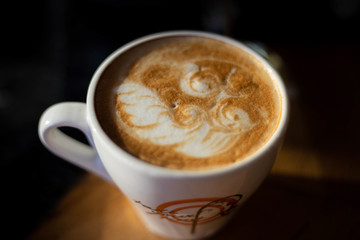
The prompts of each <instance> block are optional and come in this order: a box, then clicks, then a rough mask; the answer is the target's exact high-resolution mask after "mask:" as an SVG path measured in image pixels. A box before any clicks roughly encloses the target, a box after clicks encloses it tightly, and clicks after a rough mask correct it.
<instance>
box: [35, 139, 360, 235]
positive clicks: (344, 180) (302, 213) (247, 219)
mask: <svg viewBox="0 0 360 240" xmlns="http://www.w3.org/2000/svg"><path fill="white" fill-rule="evenodd" d="M334 159H336V156H326V155H322V154H320V153H316V152H313V151H309V150H306V149H293V148H291V147H289V146H286V145H285V146H284V148H283V149H282V151H281V152H280V155H279V157H278V159H277V161H276V164H275V165H274V167H273V169H272V171H271V174H270V175H269V177H268V178H267V179H266V180H265V182H264V183H263V184H262V186H261V187H260V188H259V190H258V191H257V192H256V193H255V194H254V195H253V196H252V197H251V198H250V199H249V200H248V201H247V202H246V203H245V204H244V205H243V206H242V207H241V209H240V210H239V212H238V213H237V215H236V216H235V217H234V219H233V220H232V221H231V222H230V223H229V224H228V225H227V226H226V227H225V228H224V229H223V230H221V231H220V232H219V233H218V234H217V235H215V236H214V237H213V238H212V239H238V238H239V239H240V238H241V239H356V238H357V237H358V238H360V233H359V231H358V225H359V223H360V221H359V216H360V207H359V203H360V201H359V200H360V197H359V191H360V189H359V184H358V183H359V182H360V176H359V174H358V173H359V172H358V170H359V169H360V167H359V162H358V161H354V162H352V163H350V162H349V161H351V160H349V159H348V162H347V164H339V162H337V161H335V160H334ZM325 161H326V165H325V166H324V163H325ZM29 239H30V240H40V239H59V240H60V239H64V240H72V239H74V240H77V239H88V240H90V239H94V240H95V239H102V240H112V239H154V240H155V239H163V238H160V237H158V236H154V235H152V234H151V233H150V232H148V231H147V230H146V229H145V228H144V226H143V224H142V222H141V221H140V219H139V218H138V216H137V215H136V214H135V213H134V210H133V209H132V207H131V205H130V203H129V202H128V200H127V199H126V197H125V196H124V195H123V194H122V193H121V191H120V190H118V189H117V188H116V187H115V186H113V185H111V184H109V183H107V182H105V181H103V180H102V179H100V178H98V177H96V176H94V175H92V174H87V175H86V176H85V177H84V178H83V179H82V180H81V181H80V182H79V183H78V184H77V185H75V186H74V187H73V188H72V189H71V191H69V192H68V193H67V194H66V195H65V196H64V198H63V199H62V201H61V202H60V203H59V204H58V206H57V207H56V209H54V211H53V212H52V214H51V215H50V216H48V217H47V218H46V219H44V221H43V223H42V224H41V225H40V226H38V228H37V229H36V230H35V231H34V232H33V233H32V234H31V235H30V236H29Z"/></svg>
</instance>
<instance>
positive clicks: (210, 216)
mask: <svg viewBox="0 0 360 240" xmlns="http://www.w3.org/2000/svg"><path fill="white" fill-rule="evenodd" d="M241 197H242V195H241V194H236V195H232V196H228V197H223V198H196V199H185V200H177V201H171V202H166V203H163V204H160V205H159V206H157V207H156V208H155V209H153V208H151V207H148V206H146V205H144V204H142V203H141V202H140V201H136V203H139V204H141V205H142V206H143V207H145V208H148V209H149V210H151V212H149V213H151V214H158V215H160V216H161V217H162V218H165V219H167V220H169V221H171V222H174V223H178V224H183V225H190V226H192V227H191V233H194V232H195V228H196V226H197V225H198V224H204V223H208V222H211V221H214V220H215V219H218V218H219V217H221V216H225V215H228V214H229V213H230V212H231V211H232V210H233V209H234V208H236V207H237V206H238V205H239V201H240V199H241Z"/></svg>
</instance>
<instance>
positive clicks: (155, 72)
mask: <svg viewBox="0 0 360 240" xmlns="http://www.w3.org/2000/svg"><path fill="white" fill-rule="evenodd" d="M95 109H96V114H97V118H98V119H99V122H100V124H101V126H102V128H103V129H104V131H105V132H106V133H107V134H108V136H109V137H110V138H111V139H112V140H113V141H114V142H115V143H117V144H118V145H119V146H120V147H121V148H123V149H124V150H126V151H127V152H129V153H130V154H132V155H134V156H136V157H138V158H139V159H142V160H143V161H146V162H149V163H151V164H154V165H158V166H162V167H167V168H171V169H184V170H203V169H211V168H218V167H222V166H226V165H229V164H232V163H235V162H237V161H241V160H242V159H244V158H246V157H247V156H249V155H251V154H252V153H254V152H255V151H256V150H257V149H259V148H261V147H262V146H263V145H264V144H265V143H266V142H267V141H268V139H269V138H270V137H271V136H272V134H273V133H274V131H275V130H276V128H277V125H278V122H279V119H280V115H281V101H280V94H279V91H278V88H277V86H276V84H275V83H274V82H273V80H272V79H271V77H270V75H269V74H268V72H267V70H266V68H265V67H264V66H262V64H261V63H260V62H259V61H258V60H257V59H256V58H255V57H253V56H252V55H251V54H249V53H247V52H246V51H244V50H242V49H241V48H239V47H237V46H235V45H231V44H229V43H225V42H221V41H219V40H213V39H209V38H205V37H190V36H189V37H185V36H184V37H168V38H163V39H160V40H154V41H150V42H147V43H144V44H142V45H140V46H137V47H135V48H131V49H130V50H128V51H127V52H125V53H124V54H122V55H121V56H119V57H118V58H117V59H115V60H114V61H113V62H112V63H111V64H110V66H108V67H107V69H106V70H105V71H104V73H103V74H102V76H101V79H100V81H99V83H98V85H97V88H96V93H95Z"/></svg>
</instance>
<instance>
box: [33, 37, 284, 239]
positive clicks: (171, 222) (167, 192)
mask: <svg viewBox="0 0 360 240" xmlns="http://www.w3.org/2000/svg"><path fill="white" fill-rule="evenodd" d="M169 36H203V37H207V38H213V39H217V40H220V41H223V42H227V43H230V44H233V45H236V46H238V47H239V48H241V49H243V50H245V51H247V52H248V53H250V54H251V55H253V56H254V57H255V58H256V59H257V60H258V61H259V62H261V64H263V66H264V67H265V68H266V70H267V71H268V72H269V74H270V75H271V77H272V79H273V80H274V82H275V83H276V85H277V87H278V89H279V93H280V95H281V96H280V97H281V106H282V107H281V119H280V122H279V124H278V126H277V129H276V131H275V133H274V134H273V136H272V137H271V138H270V139H269V140H268V142H267V143H266V144H265V145H263V146H262V147H261V148H260V149H259V150H258V151H256V152H255V153H254V154H252V155H251V156H249V157H247V158H245V159H244V160H242V161H239V162H236V163H234V164H232V165H229V166H226V167H221V168H218V169H212V170H202V171H190V170H172V169H168V168H162V167H159V166H155V165H152V164H149V163H146V162H144V161H142V160H140V159H137V158H136V157H134V156H133V155H130V154H129V153H127V152H126V151H124V150H123V149H121V148H120V147H119V146H118V145H116V144H115V143H114V142H113V141H112V140H111V139H110V138H109V137H108V136H107V135H106V134H105V132H104V131H103V129H102V128H101V126H100V123H99V122H98V119H97V117H96V113H95V107H94V95H95V91H96V86H97V82H98V81H99V79H100V76H101V75H102V73H103V72H104V70H105V69H106V68H107V66H108V65H109V64H110V63H111V62H113V61H114V59H116V58H117V57H118V56H120V55H121V54H123V53H124V52H128V51H131V49H132V48H134V47H136V46H139V45H141V44H142V43H144V42H148V41H153V40H156V39H161V38H164V37H169ZM287 121H288V98H287V95H286V91H285V87H284V85H283V82H282V80H281V78H280V76H279V75H278V74H277V73H276V71H275V70H274V69H273V68H272V67H271V66H270V65H269V64H268V63H267V62H266V61H265V60H264V59H262V58H261V57H260V56H259V55H258V54H257V53H255V52H254V51H252V50H251V49H249V48H248V47H246V46H245V45H244V44H242V43H240V42H238V41H235V40H233V39H230V38H227V37H224V36H219V35H216V34H212V33H204V32H195V31H172V32H165V33H158V34H153V35H150V36H146V37H143V38H140V39H138V40H135V41H133V42H131V43H129V44H127V45H125V46H123V47H121V48H119V49H118V50H117V51H115V52H114V53H113V54H111V55H110V56H109V57H108V58H107V59H106V60H105V61H104V62H103V63H102V64H101V65H100V67H99V68H98V69H97V71H96V72H95V74H94V76H93V78H92V80H91V83H90V86H89V89H88V94H87V102H86V103H75V102H66V103H59V104H56V105H53V106H51V107H50V108H49V109H47V110H46V111H45V112H44V113H43V115H42V117H41V119H40V122H39V136H40V139H41V141H42V143H43V144H44V145H45V146H46V147H47V148H48V149H49V150H50V151H52V152H53V153H55V154H56V155H58V156H60V157H62V158H64V159H66V160H68V161H70V162H72V163H74V164H76V165H78V166H80V167H82V168H84V169H86V170H89V171H90V172H93V173H95V174H97V175H99V176H101V177H102V178H104V179H106V180H108V181H109V182H112V183H114V184H115V185H117V186H118V187H119V188H120V190H121V191H122V192H123V193H124V194H125V195H126V196H127V197H128V198H129V200H130V201H131V202H132V203H133V205H134V207H135V209H136V210H137V212H138V213H139V215H140V216H141V218H142V220H143V221H144V223H145V225H146V226H147V227H148V229H149V230H150V231H151V232H153V233H155V234H159V235H162V236H165V237H170V238H175V239H199V238H204V237H208V236H211V235H212V234H214V233H215V232H217V231H218V230H219V229H220V228H221V227H222V226H223V225H224V224H225V223H226V222H227V221H228V220H229V219H230V218H231V216H232V215H233V214H234V210H236V209H238V208H239V206H240V205H241V204H243V203H244V202H245V201H246V200H247V199H248V198H249V197H250V196H251V195H252V194H253V193H254V191H255V190H256V189H257V188H258V187H259V186H260V184H261V183H262V181H263V180H264V179H265V177H266V176H267V174H268V173H269V171H270V169H271V167H272V166H273V164H274V161H275V159H276V156H277V153H278V151H279V149H280V147H281V143H282V141H283V137H284V133H285V129H286V125H287ZM65 126H66V127H74V128H78V129H80V130H81V131H82V132H84V134H85V135H86V137H87V139H88V140H89V143H90V145H91V146H89V145H86V144H83V143H80V142H79V141H77V140H75V139H73V138H71V137H69V136H67V135H65V134H63V133H62V132H61V131H60V130H59V129H58V128H59V127H65ZM119 214H121V213H120V212H119ZM119 228H121V226H119Z"/></svg>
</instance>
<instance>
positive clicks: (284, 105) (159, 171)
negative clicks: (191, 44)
mask: <svg viewBox="0 0 360 240" xmlns="http://www.w3.org/2000/svg"><path fill="white" fill-rule="evenodd" d="M182 36H198V37H207V38H212V39H215V40H220V41H223V42H226V43H229V44H232V45H235V46H238V47H240V48H241V49H242V50H244V51H246V52H248V53H249V54H251V55H252V56H253V57H254V58H255V59H256V60H257V61H259V62H260V63H261V64H262V65H263V66H264V67H265V69H266V71H267V72H268V74H269V75H270V76H271V79H273V80H274V81H275V83H276V86H277V87H278V92H279V93H280V95H281V96H280V99H281V116H280V120H279V123H278V125H277V128H276V129H275V131H274V133H273V134H272V136H271V137H270V138H269V139H268V141H267V142H266V143H265V144H264V145H263V146H261V147H260V148H259V149H258V150H256V151H255V152H254V153H252V154H251V155H249V156H247V157H245V158H244V159H242V160H241V161H238V162H235V163H232V164H229V165H227V166H222V167H219V168H211V169H204V170H202V169H200V170H181V169H170V168H166V167H161V166H157V165H154V164H151V163H148V162H145V161H143V160H141V159H138V158H137V157H135V156H133V155H131V154H130V153H128V152H126V151H125V150H123V149H121V148H120V147H119V146H118V145H117V144H116V143H115V142H113V141H112V140H111V139H110V137H109V136H108V135H107V134H106V133H105V131H104V130H103V128H102V127H101V125H100V123H99V121H98V119H97V116H96V112H95V101H94V99H95V97H94V96H95V90H96V87H97V84H98V81H99V79H100V77H101V75H102V73H103V72H104V70H105V69H106V68H107V67H108V66H109V65H110V64H111V63H112V62H113V61H114V60H115V59H116V58H117V56H119V55H121V54H122V53H124V52H126V51H128V50H129V49H131V48H133V47H135V46H137V45H140V44H142V43H145V42H148V41H151V40H155V39H161V38H166V37H182ZM86 105H87V114H88V121H89V126H90V128H91V130H92V132H93V133H96V134H97V135H98V137H100V138H101V141H103V142H104V144H105V145H106V146H107V150H108V151H111V152H112V154H114V155H116V156H119V158H118V159H116V160H118V161H123V162H124V163H126V164H127V165H131V166H132V167H135V168H137V169H138V170H139V171H143V172H147V173H148V174H153V175H157V176H165V175H166V176H168V177H169V176H171V177H174V178H176V177H183V176H191V177H203V176H207V175H222V174H227V173H229V172H232V171H236V170H237V169H239V168H244V167H245V166H247V165H249V164H251V163H252V162H254V161H255V160H256V159H258V158H260V156H261V155H263V154H265V153H266V152H267V150H268V149H269V148H271V147H272V146H273V145H274V144H276V142H277V141H279V140H281V138H282V136H283V134H284V133H285V130H286V127H287V123H288V119H289V114H288V111H289V100H288V96H287V93H286V89H285V85H284V82H283V80H282V78H281V76H280V75H279V74H278V73H277V71H276V70H275V69H274V68H273V67H272V66H271V65H270V64H269V63H268V62H267V61H266V60H265V59H264V58H263V57H261V56H260V55H259V54H258V53H256V52H255V51H253V50H252V49H250V48H249V47H248V46H246V45H245V44H244V43H242V42H240V41H238V40H235V39H232V38H229V37H226V36H223V35H219V34H216V33H209V32H203V31H193V30H175V31H166V32H159V33H154V34H150V35H147V36H144V37H140V38H138V39H135V40H133V41H131V42H129V43H127V44H125V45H123V46H121V47H120V48H118V49H117V50H115V51H114V52H113V53H111V54H110V55H109V56H108V57H107V58H106V59H105V60H104V61H103V62H102V63H101V64H100V65H99V67H98V68H97V70H96V71H95V73H94V75H93V77H92V79H91V82H90V85H89V88H88V92H87V104H86Z"/></svg>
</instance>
